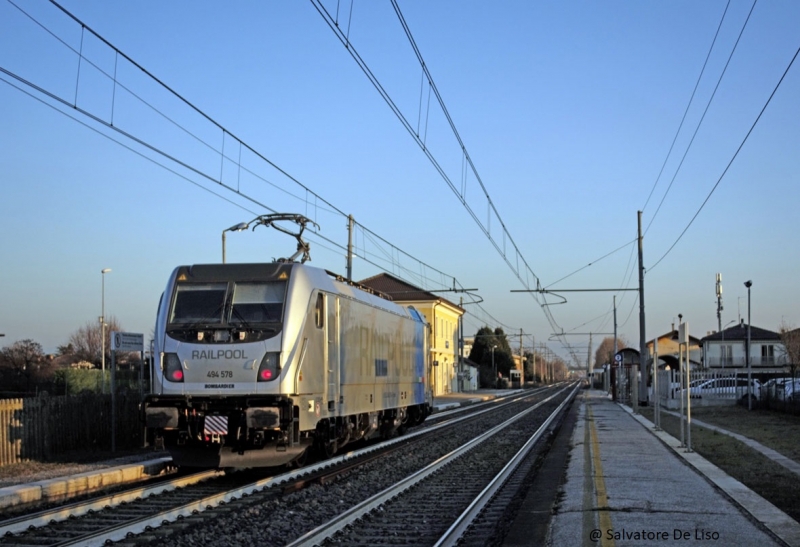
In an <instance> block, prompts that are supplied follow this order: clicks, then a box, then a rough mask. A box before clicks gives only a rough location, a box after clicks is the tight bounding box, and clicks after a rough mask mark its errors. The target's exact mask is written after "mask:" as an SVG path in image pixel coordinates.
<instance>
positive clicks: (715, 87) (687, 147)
mask: <svg viewBox="0 0 800 547" xmlns="http://www.w3.org/2000/svg"><path fill="white" fill-rule="evenodd" d="M756 2H757V0H754V1H753V5H752V6H751V7H750V12H749V13H748V14H747V18H746V19H745V21H744V23H743V24H742V28H741V29H740V30H739V36H738V37H737V38H736V42H735V43H734V44H733V48H731V52H730V54H729V55H728V60H727V61H726V62H725V66H724V67H723V69H722V72H721V73H720V75H719V78H717V83H716V85H715V86H714V91H712V93H711V96H710V97H709V98H708V101H707V102H706V107H705V108H704V109H703V114H702V116H700V120H699V121H698V122H697V126H696V127H695V129H694V132H693V133H692V138H691V139H690V140H689V143H688V144H687V145H686V150H684V152H683V156H682V157H681V161H680V162H679V163H678V166H677V168H676V169H675V173H674V174H673V175H672V179H671V180H670V183H669V186H667V190H666V191H665V192H664V195H663V196H662V197H661V201H660V202H659V204H658V207H657V208H656V212H655V213H654V214H653V217H652V218H651V219H650V222H649V223H648V225H647V228H645V233H646V232H647V230H649V228H650V226H651V225H652V224H653V220H654V219H655V217H656V215H658V212H659V211H660V210H661V206H662V205H663V204H664V200H665V199H666V198H667V195H668V194H669V191H670V189H671V188H672V185H673V183H674V182H675V179H676V178H677V176H678V173H679V172H680V170H681V167H683V162H684V161H685V160H686V156H688V154H689V150H691V148H692V144H693V143H694V139H695V138H696V137H697V133H698V132H699V131H700V127H701V126H702V125H703V120H705V118H706V114H707V113H708V109H709V108H710V107H711V103H712V102H713V101H714V97H715V96H716V94H717V90H719V86H720V84H721V83H722V79H723V78H724V77H725V73H726V72H727V71H728V66H729V65H730V63H731V59H732V58H733V54H734V53H735V52H736V48H737V47H738V45H739V41H740V40H741V39H742V35H743V34H744V31H745V29H746V28H747V23H748V21H750V16H751V15H752V14H753V10H754V9H755V7H756Z"/></svg>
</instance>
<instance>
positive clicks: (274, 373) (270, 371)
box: [258, 351, 281, 382]
mask: <svg viewBox="0 0 800 547" xmlns="http://www.w3.org/2000/svg"><path fill="white" fill-rule="evenodd" d="M280 355H281V354H280V353H279V352H277V351H268V352H267V353H265V354H264V358H263V359H261V365H259V367H258V381H259V382H269V381H271V380H274V379H275V378H277V377H278V360H279V358H280Z"/></svg>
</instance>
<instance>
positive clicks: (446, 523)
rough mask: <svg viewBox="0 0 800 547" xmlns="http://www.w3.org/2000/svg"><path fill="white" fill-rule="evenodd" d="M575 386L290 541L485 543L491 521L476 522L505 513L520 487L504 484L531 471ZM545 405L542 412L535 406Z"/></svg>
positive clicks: (297, 543) (297, 544) (292, 546)
mask: <svg viewBox="0 0 800 547" xmlns="http://www.w3.org/2000/svg"><path fill="white" fill-rule="evenodd" d="M575 391H576V388H573V389H572V390H571V391H570V393H569V396H568V397H566V398H564V399H563V400H562V401H559V404H558V405H557V407H556V408H555V410H552V411H551V409H550V408H547V403H549V402H551V401H552V400H554V399H556V398H557V396H558V395H559V393H554V394H553V395H551V396H550V397H548V398H547V399H545V400H543V401H541V402H540V403H538V404H536V405H534V406H532V407H530V408H529V409H528V410H525V411H524V412H521V413H519V414H518V415H516V416H513V417H511V418H509V419H508V420H506V421H505V422H503V423H501V424H499V425H497V426H496V427H494V428H492V429H491V430H489V431H487V432H486V433H484V434H483V435H480V436H479V437H476V438H475V439H473V440H471V441H469V442H468V443H466V444H464V445H462V446H461V447H459V448H458V449H456V450H454V451H452V452H450V453H449V454H447V455H446V456H444V457H442V458H439V459H438V460H436V461H435V462H433V463H431V464H429V465H427V466H426V467H425V468H423V469H421V470H420V471H418V472H417V473H415V474H413V475H411V476H409V477H407V478H406V479H404V480H402V481H400V482H398V483H396V484H394V485H392V486H390V487H389V488H386V489H385V490H383V491H382V492H379V493H378V494H376V495H374V496H372V497H370V498H369V499H367V500H365V501H363V502H362V503H360V504H358V505H357V506H355V507H353V508H351V509H350V510H348V511H347V512H345V513H343V514H342V515H339V516H337V517H336V518H334V519H331V520H330V521H328V522H326V523H325V524H323V525H322V526H319V527H318V528H316V529H314V530H312V531H311V532H308V533H307V534H304V535H303V536H301V537H300V538H298V539H297V540H295V541H293V542H292V543H290V544H289V547H300V546H305V545H349V546H360V545H363V546H370V545H376V544H380V543H384V542H386V540H387V538H391V539H392V543H393V544H402V543H407V544H409V545H435V546H445V545H456V544H457V543H458V542H459V541H461V540H462V538H465V537H467V538H469V540H470V543H474V544H476V545H486V543H487V540H489V539H491V536H492V533H491V528H492V527H491V526H489V527H488V530H487V527H486V526H484V528H483V529H481V528H476V525H477V524H479V523H481V521H482V522H483V523H486V521H490V522H492V523H493V522H494V521H496V520H497V519H498V517H499V516H500V514H502V512H503V511H504V509H505V507H506V506H507V505H508V504H509V503H510V498H511V497H512V496H513V492H515V490H514V491H513V492H512V491H511V490H509V491H508V492H506V493H505V495H504V496H502V498H503V499H501V500H497V499H496V496H497V495H498V493H499V492H500V489H501V488H502V487H503V486H504V485H505V484H506V483H507V482H508V481H509V480H510V479H512V478H513V480H514V481H515V482H516V483H520V482H521V479H522V478H524V476H525V475H526V474H527V473H528V472H529V471H530V467H531V465H532V463H533V462H532V461H531V460H530V459H528V460H527V463H528V464H529V465H523V463H525V462H526V458H527V456H528V455H529V454H530V451H531V449H532V447H533V446H534V444H535V443H536V442H537V441H538V440H539V439H540V438H541V437H542V435H543V434H544V433H545V432H546V431H547V428H548V427H549V426H550V424H551V423H552V422H553V421H554V420H555V419H556V418H557V417H558V416H559V414H560V413H561V411H562V410H563V409H564V408H565V407H566V406H567V404H568V403H569V402H570V401H571V399H572V396H573V395H574V394H575ZM551 406H552V405H551ZM545 408H547V410H546V412H547V414H546V415H545V416H543V413H542V412H537V410H542V409H545ZM542 418H544V419H542ZM501 433H502V435H501ZM493 502H494V503H493ZM481 517H482V518H481ZM487 517H488V518H487Z"/></svg>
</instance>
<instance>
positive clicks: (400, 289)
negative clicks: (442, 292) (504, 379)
mask: <svg viewBox="0 0 800 547" xmlns="http://www.w3.org/2000/svg"><path fill="white" fill-rule="evenodd" d="M358 283H359V284H361V285H364V286H365V287H368V288H370V289H373V290H376V291H379V292H381V293H383V294H385V295H387V296H388V297H389V298H391V299H392V300H393V301H395V302H397V303H398V304H402V305H404V306H413V307H414V308H415V309H416V310H417V311H418V312H420V313H421V314H422V315H424V316H425V320H426V321H427V322H428V324H429V325H430V326H431V333H430V340H431V354H430V362H431V364H432V365H433V366H432V367H431V368H432V373H431V388H432V389H433V395H434V396H436V395H441V394H443V393H450V392H458V391H459V387H460V386H459V385H458V378H459V373H460V372H461V373H463V372H464V371H461V370H459V367H458V362H459V360H458V357H459V356H458V323H459V320H460V318H461V316H462V315H464V309H463V308H461V307H460V306H458V305H457V304H453V303H452V302H450V301H448V300H445V299H444V298H442V297H441V296H437V295H435V294H433V293H430V292H428V291H425V290H423V289H420V288H419V287H415V286H414V285H412V284H410V283H407V282H405V281H403V280H402V279H398V278H397V277H394V276H393V275H390V274H387V273H382V274H378V275H375V276H372V277H369V278H367V279H364V280H363V281H359V282H358ZM461 376H462V378H463V376H464V375H463V374H461Z"/></svg>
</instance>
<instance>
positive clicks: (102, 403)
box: [0, 393, 144, 466]
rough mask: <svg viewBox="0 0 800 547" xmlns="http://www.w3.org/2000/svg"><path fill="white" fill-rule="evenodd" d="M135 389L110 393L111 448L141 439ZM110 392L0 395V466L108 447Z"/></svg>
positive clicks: (134, 444)
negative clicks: (113, 418) (113, 432)
mask: <svg viewBox="0 0 800 547" xmlns="http://www.w3.org/2000/svg"><path fill="white" fill-rule="evenodd" d="M139 401H140V398H139V395H138V393H137V394H132V393H131V394H118V395H117V396H116V416H117V423H116V424H115V425H116V439H115V441H116V448H117V449H119V450H126V449H132V448H137V447H141V446H143V444H144V429H143V427H142V424H141V422H140V421H139V413H138V409H139ZM111 444H112V443H111V395H102V394H85V395H79V396H59V397H50V396H41V397H26V398H24V399H2V400H0V466H3V465H9V464H12V463H19V462H25V461H31V460H33V461H45V462H46V461H55V460H59V459H61V458H63V457H66V456H68V455H70V454H74V453H81V452H83V453H85V452H91V451H100V450H110V449H111Z"/></svg>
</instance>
